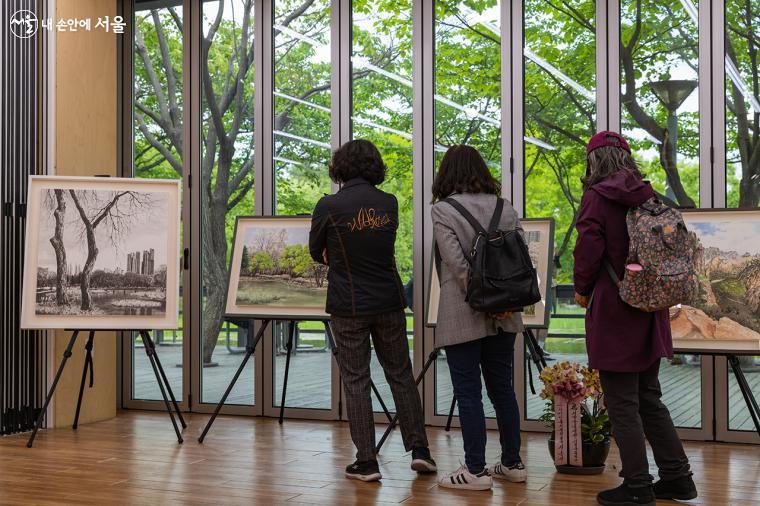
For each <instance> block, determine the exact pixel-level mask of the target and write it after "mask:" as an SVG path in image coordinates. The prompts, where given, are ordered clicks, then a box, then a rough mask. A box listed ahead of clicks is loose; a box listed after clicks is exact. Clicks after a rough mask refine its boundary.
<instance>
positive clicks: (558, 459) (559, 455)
mask: <svg viewBox="0 0 760 506" xmlns="http://www.w3.org/2000/svg"><path fill="white" fill-rule="evenodd" d="M567 411H568V409H567V399H566V398H565V397H562V396H561V395H555V396H554V465H557V466H564V465H566V464H567Z"/></svg>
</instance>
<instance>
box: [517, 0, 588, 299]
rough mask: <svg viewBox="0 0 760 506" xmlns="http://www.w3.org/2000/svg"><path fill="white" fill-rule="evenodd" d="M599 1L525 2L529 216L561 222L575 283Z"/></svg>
mask: <svg viewBox="0 0 760 506" xmlns="http://www.w3.org/2000/svg"><path fill="white" fill-rule="evenodd" d="M595 15H596V4H595V2H594V0H583V1H580V2H573V7H572V9H569V10H568V9H566V8H565V7H564V6H561V5H560V4H555V3H552V2H545V1H543V0H529V1H526V2H525V28H524V29H525V45H524V47H523V61H524V64H525V67H524V68H525V140H524V144H523V145H524V149H525V215H526V217H528V218H543V217H547V216H551V217H553V218H554V219H555V220H556V223H555V256H556V257H557V258H558V259H559V265H560V267H559V270H558V271H557V272H556V282H557V283H558V284H565V283H570V282H571V279H572V271H573V258H572V250H573V245H574V244H575V218H576V216H577V213H578V207H579V204H580V199H581V195H582V193H583V189H582V188H581V184H580V178H581V177H582V176H583V174H584V172H585V170H586V162H585V158H586V142H587V141H588V139H589V137H591V136H592V135H593V134H594V132H596V95H595V88H594V87H595V84H596V73H595V71H594V69H595V66H596V47H595V44H596V35H595V28H594V23H595Z"/></svg>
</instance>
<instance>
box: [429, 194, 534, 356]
mask: <svg viewBox="0 0 760 506" xmlns="http://www.w3.org/2000/svg"><path fill="white" fill-rule="evenodd" d="M452 198H454V199H455V200H456V201H457V202H459V203H461V204H462V205H463V206H464V207H465V209H467V210H468V211H470V213H471V214H472V215H473V216H474V217H475V219H477V220H478V221H479V222H480V223H481V224H482V225H483V227H484V228H488V223H489V221H490V220H491V216H492V215H493V212H494V209H495V208H496V196H494V195H489V194H484V193H481V194H471V193H463V194H454V195H452ZM432 218H433V232H434V237H435V242H436V244H437V245H438V250H439V252H440V254H441V269H440V272H439V273H438V274H439V279H440V282H441V295H440V301H439V305H438V324H437V326H436V329H435V345H436V346H450V345H452V344H459V343H466V342H468V341H475V340H477V339H482V338H484V337H487V336H492V335H495V334H496V333H497V329H498V328H499V327H501V328H502V329H503V330H504V331H505V332H522V330H523V323H522V316H521V314H520V313H515V314H513V315H511V316H510V317H508V318H506V319H504V320H495V319H493V318H491V317H490V316H488V315H487V314H486V313H481V312H478V311H475V310H474V309H472V308H471V307H470V305H469V304H468V303H467V302H465V300H464V299H465V296H466V294H467V276H468V272H469V268H470V267H469V264H468V263H467V260H466V258H465V254H466V253H465V252H469V251H470V248H471V246H472V241H473V239H474V238H475V235H476V234H475V230H473V228H472V226H471V225H470V224H469V223H468V222H467V220H466V219H465V218H464V217H463V216H462V215H461V214H460V213H459V211H457V210H456V209H454V207H452V206H451V205H450V204H448V203H447V202H438V203H437V204H435V205H434V206H433V210H432ZM515 228H517V229H518V230H520V232H521V233H522V227H521V226H520V221H519V219H518V217H517V212H515V210H514V208H513V207H512V205H511V204H510V203H509V201H507V202H505V206H504V211H503V212H502V215H501V222H500V223H499V230H514V229H515Z"/></svg>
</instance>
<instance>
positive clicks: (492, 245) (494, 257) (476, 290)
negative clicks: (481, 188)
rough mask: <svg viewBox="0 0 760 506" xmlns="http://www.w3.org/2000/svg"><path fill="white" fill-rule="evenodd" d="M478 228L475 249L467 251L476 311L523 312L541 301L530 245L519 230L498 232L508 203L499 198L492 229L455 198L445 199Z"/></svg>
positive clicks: (471, 300) (470, 292)
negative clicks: (481, 222)
mask: <svg viewBox="0 0 760 506" xmlns="http://www.w3.org/2000/svg"><path fill="white" fill-rule="evenodd" d="M444 202H448V203H449V204H450V205H451V206H453V207H454V209H456V210H457V211H458V212H459V213H460V214H461V215H462V216H463V217H464V218H465V219H466V220H467V222H468V223H469V224H470V225H471V226H472V228H474V229H475V232H476V235H475V239H473V241H472V248H471V249H470V251H469V252H465V253H466V254H465V257H466V258H467V261H468V262H469V264H470V272H469V276H468V281H467V298H466V299H465V300H466V301H467V303H469V304H470V307H472V308H473V309H474V310H476V311H481V312H484V313H501V312H503V311H519V310H521V309H522V308H523V307H525V306H530V305H532V304H535V303H537V302H539V301H540V300H541V293H540V292H539V290H538V276H537V275H536V269H535V268H534V267H533V263H532V262H531V260H530V253H529V252H528V245H527V244H525V239H523V237H522V235H521V234H520V233H519V232H518V231H517V230H508V231H504V230H498V227H499V222H500V221H501V213H502V210H503V209H504V200H503V199H497V203H496V209H495V210H494V213H493V216H492V217H491V223H490V224H489V226H488V230H485V229H484V228H483V226H482V225H481V224H480V223H479V222H478V220H476V219H475V218H474V217H473V216H472V214H470V212H469V211H467V209H465V208H464V206H462V204H460V203H459V202H457V201H456V200H454V199H452V198H448V199H445V200H444Z"/></svg>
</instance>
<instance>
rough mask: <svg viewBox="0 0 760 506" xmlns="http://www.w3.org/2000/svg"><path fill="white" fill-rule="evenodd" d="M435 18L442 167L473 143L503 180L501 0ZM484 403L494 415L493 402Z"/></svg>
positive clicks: (444, 5) (441, 378)
mask: <svg viewBox="0 0 760 506" xmlns="http://www.w3.org/2000/svg"><path fill="white" fill-rule="evenodd" d="M435 18H436V19H435V35H434V36H435V151H436V165H437V164H438V163H439V162H440V159H441V158H442V156H443V153H444V152H445V151H446V149H447V147H448V146H451V145H454V144H469V145H471V146H473V147H475V148H477V149H478V150H479V151H480V153H481V154H482V155H483V158H484V159H485V161H486V163H487V164H488V167H489V168H490V169H491V172H492V173H493V174H494V176H496V178H497V179H499V180H501V48H500V46H501V34H500V25H501V21H500V14H499V2H498V1H497V0H485V1H483V2H456V1H451V0H445V1H437V2H435ZM435 365H436V368H435V370H436V372H435V378H436V381H435V399H436V401H435V404H436V414H439V415H446V414H448V411H449V407H450V404H451V396H452V386H451V377H450V376H449V371H448V366H447V364H446V359H445V357H444V354H443V353H441V354H440V355H439V357H438V359H437V360H436V364H435ZM484 399H487V397H486V396H485V394H484ZM484 405H485V406H486V414H487V415H488V416H494V412H493V409H492V408H491V407H490V404H488V401H485V402H484Z"/></svg>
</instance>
